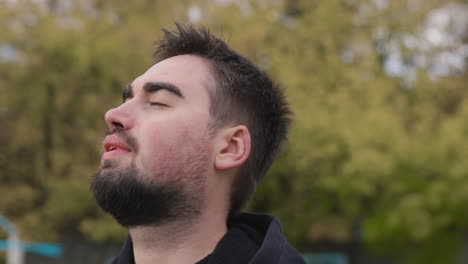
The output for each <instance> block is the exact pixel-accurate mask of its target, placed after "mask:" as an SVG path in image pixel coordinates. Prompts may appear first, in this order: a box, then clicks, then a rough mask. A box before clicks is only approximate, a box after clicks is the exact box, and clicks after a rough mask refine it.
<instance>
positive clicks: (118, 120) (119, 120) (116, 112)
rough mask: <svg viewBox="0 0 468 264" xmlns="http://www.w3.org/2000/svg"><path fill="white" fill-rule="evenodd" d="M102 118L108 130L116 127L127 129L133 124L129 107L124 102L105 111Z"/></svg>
mask: <svg viewBox="0 0 468 264" xmlns="http://www.w3.org/2000/svg"><path fill="white" fill-rule="evenodd" d="M104 120H105V121H106V123H107V126H108V127H109V129H110V130H114V129H116V128H119V129H123V130H128V129H130V128H131V127H132V126H133V121H132V118H131V116H130V112H129V109H128V107H127V106H126V104H125V103H124V104H121V105H120V106H118V107H116V108H112V109H110V110H109V111H107V112H106V114H105V115H104Z"/></svg>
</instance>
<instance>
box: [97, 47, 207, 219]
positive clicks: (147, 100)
mask: <svg viewBox="0 0 468 264" xmlns="http://www.w3.org/2000/svg"><path fill="white" fill-rule="evenodd" d="M210 83H213V80H212V75H211V73H210V70H209V66H208V63H207V62H206V61H205V60H204V59H202V58H199V57H196V56H193V55H181V56H176V57H172V58H169V59H166V60H164V61H161V62H159V63H157V64H155V65H154V66H152V67H151V68H150V69H148V71H146V72H145V73H144V74H143V75H141V76H140V77H138V78H137V79H135V80H134V81H133V82H132V83H131V85H129V87H127V88H126V90H125V92H124V97H126V99H125V102H124V103H123V104H122V105H120V106H119V107H117V108H114V109H111V110H109V111H108V112H107V113H106V115H105V120H106V123H107V124H108V126H109V129H110V131H109V133H108V135H107V136H106V138H105V140H104V144H103V145H104V153H103V155H102V159H101V169H100V170H99V171H98V173H97V174H96V175H95V177H94V178H93V180H92V183H91V188H92V190H93V193H94V195H95V198H96V200H97V202H98V204H99V205H100V206H101V207H102V208H103V209H104V210H105V211H108V212H109V213H111V214H112V215H114V217H115V218H116V219H117V220H118V221H119V222H120V223H121V224H123V225H125V226H138V225H146V224H157V223H162V222H164V221H169V220H174V219H177V218H182V217H185V218H186V217H189V216H193V215H194V214H197V213H199V212H200V210H201V207H202V205H203V200H204V191H205V188H204V187H205V186H206V180H207V178H208V175H210V174H211V173H213V171H214V168H213V161H214V155H213V150H212V149H213V142H212V140H211V139H210V137H209V133H208V123H209V119H210V113H209V107H210V99H209V95H208V90H207V89H208V88H207V87H208V86H209V85H210Z"/></svg>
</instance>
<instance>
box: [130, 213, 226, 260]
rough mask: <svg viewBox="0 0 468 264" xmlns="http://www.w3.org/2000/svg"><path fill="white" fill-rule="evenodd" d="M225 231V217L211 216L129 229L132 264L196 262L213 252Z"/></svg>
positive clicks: (200, 216) (203, 215)
mask: <svg viewBox="0 0 468 264" xmlns="http://www.w3.org/2000/svg"><path fill="white" fill-rule="evenodd" d="M226 232H227V226H226V218H225V217H224V215H223V214H215V213H210V214H202V215H199V216H196V217H195V218H192V219H187V220H182V221H174V222H171V223H167V224H164V225H159V226H140V227H133V228H130V235H131V237H132V242H133V254H134V258H135V263H136V264H150V263H151V264H152V263H168V264H172V263H196V262H197V261H199V260H201V259H203V258H204V257H206V256H207V255H209V254H210V253H211V252H213V250H214V249H215V247H216V245H217V244H218V242H219V241H220V240H221V238H222V237H223V236H224V234H226Z"/></svg>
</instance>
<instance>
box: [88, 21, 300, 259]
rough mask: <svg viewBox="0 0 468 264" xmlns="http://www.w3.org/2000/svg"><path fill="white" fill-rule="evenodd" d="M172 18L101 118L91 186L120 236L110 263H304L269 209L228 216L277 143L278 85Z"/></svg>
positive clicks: (282, 120)
mask: <svg viewBox="0 0 468 264" xmlns="http://www.w3.org/2000/svg"><path fill="white" fill-rule="evenodd" d="M176 26H177V30H176V31H175V32H169V31H167V30H163V31H164V36H163V39H162V40H161V41H160V42H159V43H158V45H157V48H156V52H155V58H156V62H157V63H156V64H155V65H153V66H152V67H151V68H149V69H148V70H147V71H146V72H145V73H144V74H143V75H141V76H139V77H138V78H136V79H135V80H134V81H133V82H132V83H131V84H130V85H129V86H128V87H127V88H126V89H125V90H124V94H123V100H124V102H123V104H121V105H120V106H118V107H117V108H114V109H111V110H109V111H108V112H107V113H106V114H105V120H106V123H107V125H108V126H109V133H108V134H107V136H106V137H105V139H104V143H103V146H104V153H103V155H102V160H101V168H100V170H99V171H98V172H97V173H96V175H95V176H94V177H93V179H92V182H91V189H92V191H93V194H94V196H95V198H96V201H97V203H98V204H99V205H100V206H101V208H102V209H103V210H105V211H106V212H108V213H110V214H112V215H113V216H114V217H115V219H116V220H117V221H118V222H119V223H120V224H121V225H123V226H125V227H128V228H129V232H130V236H129V237H128V239H127V241H126V242H125V244H124V246H123V248H122V251H121V253H120V256H119V257H118V258H117V259H116V260H115V261H114V262H113V263H116V264H124V263H125V264H126V263H136V264H149V263H151V264H153V263H169V264H171V263H177V264H180V263H199V264H201V263H228V264H229V263H236V264H238V263H254V264H260V263H279V264H282V263H305V262H304V261H303V260H302V258H301V257H300V255H299V254H298V253H297V252H296V251H295V250H294V249H293V248H292V247H291V246H290V244H289V243H288V242H287V241H286V240H285V238H284V236H283V235H282V233H281V228H280V224H279V222H278V220H277V219H276V218H275V217H273V216H269V215H260V214H247V213H240V211H241V209H242V208H243V207H244V205H245V204H246V203H247V201H248V200H249V199H250V197H251V195H252V193H253V192H254V190H255V186H256V184H257V183H258V182H259V181H260V179H261V178H262V177H263V176H264V174H265V173H266V171H267V169H268V168H269V167H270V165H271V163H272V161H273V159H274V157H275V155H276V154H277V152H278V149H279V148H280V146H281V144H282V143H283V141H284V140H285V139H286V134H287V128H288V124H289V117H288V116H289V114H290V111H289V109H288V106H287V103H286V101H285V99H284V96H283V94H282V92H281V90H280V89H279V88H278V87H277V86H275V84H274V83H273V82H272V81H271V80H270V78H269V77H268V76H267V75H266V74H265V73H264V72H262V71H261V70H259V69H258V68H257V67H256V66H254V65H253V64H252V63H251V62H249V61H248V60H247V59H246V58H244V57H242V56H241V55H239V54H238V53H237V52H235V51H234V50H232V49H231V48H229V47H228V46H227V45H226V44H225V43H224V42H223V41H222V40H220V39H218V38H216V37H215V36H213V35H211V34H210V33H209V32H208V31H207V30H206V29H204V28H196V27H194V26H188V25H181V24H176Z"/></svg>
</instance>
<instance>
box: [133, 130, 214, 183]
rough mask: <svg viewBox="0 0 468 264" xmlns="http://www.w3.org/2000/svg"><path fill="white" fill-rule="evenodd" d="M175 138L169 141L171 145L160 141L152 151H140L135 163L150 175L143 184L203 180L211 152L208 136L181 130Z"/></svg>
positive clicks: (208, 165)
mask: <svg viewBox="0 0 468 264" xmlns="http://www.w3.org/2000/svg"><path fill="white" fill-rule="evenodd" d="M192 132H193V131H192ZM178 139H179V140H171V141H170V142H171V143H167V142H161V144H159V146H158V147H157V148H154V149H146V150H143V149H140V153H141V154H142V155H141V158H140V159H137V160H136V164H137V166H140V168H143V171H145V174H146V176H149V177H148V178H147V179H145V180H146V181H149V182H151V183H158V182H159V183H160V182H174V183H178V182H184V181H187V180H189V181H190V180H191V181H197V182H198V181H204V180H203V179H201V178H205V177H207V173H208V170H209V167H210V164H209V163H210V155H211V153H212V147H211V142H210V141H209V138H208V135H206V136H205V135H193V133H192V134H191V133H190V131H184V132H183V133H181V134H180V135H179V137H178ZM172 142H175V143H172ZM144 151H146V153H144Z"/></svg>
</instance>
